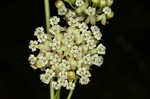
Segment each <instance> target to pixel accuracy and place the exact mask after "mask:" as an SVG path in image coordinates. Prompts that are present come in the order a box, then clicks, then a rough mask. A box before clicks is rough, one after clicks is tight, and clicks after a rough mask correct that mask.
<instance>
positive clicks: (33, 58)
mask: <svg viewBox="0 0 150 99" xmlns="http://www.w3.org/2000/svg"><path fill="white" fill-rule="evenodd" d="M28 60H29V61H30V64H31V65H34V64H35V62H36V60H37V59H36V57H35V56H34V55H33V54H31V55H30V56H29V59H28Z"/></svg>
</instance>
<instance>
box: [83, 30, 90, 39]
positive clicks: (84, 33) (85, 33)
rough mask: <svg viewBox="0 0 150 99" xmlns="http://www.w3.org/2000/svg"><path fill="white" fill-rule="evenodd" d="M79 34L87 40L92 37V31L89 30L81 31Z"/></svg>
mask: <svg viewBox="0 0 150 99" xmlns="http://www.w3.org/2000/svg"><path fill="white" fill-rule="evenodd" d="M81 36H82V37H83V38H84V40H86V41H89V40H91V38H92V33H91V31H86V30H85V31H83V32H82V34H81Z"/></svg>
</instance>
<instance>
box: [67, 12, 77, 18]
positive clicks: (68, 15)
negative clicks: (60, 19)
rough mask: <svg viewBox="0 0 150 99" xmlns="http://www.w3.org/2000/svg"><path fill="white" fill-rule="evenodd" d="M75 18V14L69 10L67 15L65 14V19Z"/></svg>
mask: <svg viewBox="0 0 150 99" xmlns="http://www.w3.org/2000/svg"><path fill="white" fill-rule="evenodd" d="M75 16H76V13H75V12H74V11H72V10H69V11H68V13H67V14H66V18H68V19H69V18H73V17H75Z"/></svg>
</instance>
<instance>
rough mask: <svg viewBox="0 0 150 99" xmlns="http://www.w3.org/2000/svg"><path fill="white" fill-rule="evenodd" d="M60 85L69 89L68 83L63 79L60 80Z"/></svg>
mask: <svg viewBox="0 0 150 99" xmlns="http://www.w3.org/2000/svg"><path fill="white" fill-rule="evenodd" d="M58 83H59V84H60V85H61V86H63V87H67V85H68V81H67V80H64V79H61V78H59V79H58Z"/></svg>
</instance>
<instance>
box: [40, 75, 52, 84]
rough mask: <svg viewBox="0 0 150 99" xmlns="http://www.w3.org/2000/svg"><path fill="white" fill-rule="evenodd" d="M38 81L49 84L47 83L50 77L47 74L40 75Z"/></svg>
mask: <svg viewBox="0 0 150 99" xmlns="http://www.w3.org/2000/svg"><path fill="white" fill-rule="evenodd" d="M40 79H41V81H42V82H43V83H45V84H49V82H50V77H49V75H48V74H41V75H40Z"/></svg>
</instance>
